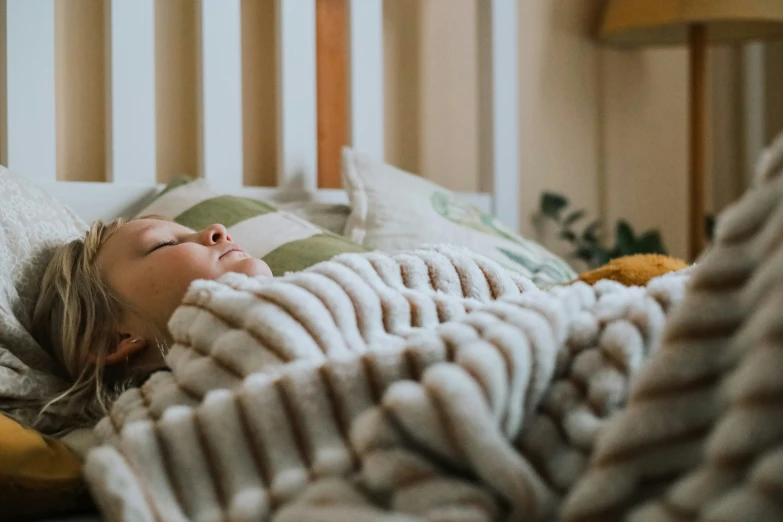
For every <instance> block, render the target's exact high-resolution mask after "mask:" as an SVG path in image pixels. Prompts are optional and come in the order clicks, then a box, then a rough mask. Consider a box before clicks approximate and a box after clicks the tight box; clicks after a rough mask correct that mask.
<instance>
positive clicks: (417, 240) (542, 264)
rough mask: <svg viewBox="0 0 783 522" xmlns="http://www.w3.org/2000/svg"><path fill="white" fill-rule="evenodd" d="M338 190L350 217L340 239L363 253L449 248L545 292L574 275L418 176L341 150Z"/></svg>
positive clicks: (561, 262)
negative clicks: (465, 251)
mask: <svg viewBox="0 0 783 522" xmlns="http://www.w3.org/2000/svg"><path fill="white" fill-rule="evenodd" d="M342 158H343V165H342V169H343V172H342V174H343V186H344V187H345V189H346V190H347V191H348V198H349V199H350V202H351V214H350V215H349V216H348V221H347V223H346V227H345V232H344V234H345V236H347V237H348V238H350V239H351V240H352V241H354V242H356V243H359V244H361V245H363V246H365V247H368V248H372V249H377V250H381V251H383V252H394V251H399V250H407V249H412V248H417V247H419V246H421V245H422V244H430V243H449V244H452V245H457V246H461V247H465V248H468V249H470V250H473V251H475V252H477V253H479V254H482V255H485V256H487V257H489V258H491V259H493V260H495V261H497V262H498V263H500V264H501V265H503V266H505V267H506V268H509V269H512V270H516V271H518V272H520V273H521V274H522V275H525V276H527V277H530V278H531V279H532V280H533V281H534V282H535V283H536V284H537V285H539V286H541V287H548V286H552V285H554V284H560V283H567V282H569V281H572V280H574V279H575V278H576V273H575V272H574V270H573V269H572V268H571V266H569V265H568V263H566V261H565V260H563V259H562V258H560V257H558V256H557V255H555V254H553V253H552V252H550V251H548V250H547V249H546V248H544V247H543V246H542V245H540V244H539V243H537V242H535V241H532V240H530V239H527V238H524V237H522V236H520V235H518V234H516V233H515V232H514V231H513V230H511V229H510V228H508V227H506V226H504V225H503V224H502V223H500V222H499V221H498V220H497V219H495V218H493V217H492V216H490V215H488V214H486V213H484V212H482V211H481V210H479V209H478V208H476V207H475V206H473V205H470V204H468V203H466V202H464V201H462V200H461V199H459V197H457V196H456V195H455V194H454V193H453V192H451V191H450V190H448V189H445V188H444V187H441V186H440V185H437V184H435V183H432V182H430V181H428V180H426V179H424V178H422V177H420V176H415V175H413V174H410V173H408V172H404V171H402V170H400V169H397V168H395V167H392V166H391V165H387V164H384V163H381V162H379V161H375V160H373V159H371V158H369V157H366V156H363V155H361V154H358V153H356V152H354V151H353V150H351V149H350V148H345V149H343V157H342Z"/></svg>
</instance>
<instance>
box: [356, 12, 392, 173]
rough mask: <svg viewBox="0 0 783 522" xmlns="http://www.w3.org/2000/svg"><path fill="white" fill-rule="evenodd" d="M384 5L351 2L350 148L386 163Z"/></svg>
mask: <svg viewBox="0 0 783 522" xmlns="http://www.w3.org/2000/svg"><path fill="white" fill-rule="evenodd" d="M383 54H384V53H383V2H382V0H350V62H351V65H350V78H351V82H350V87H351V90H350V106H351V110H350V112H351V117H350V123H351V125H350V129H351V146H352V147H353V148H354V149H356V150H357V151H359V152H361V153H363V154H367V155H368V156H370V157H373V158H375V159H377V160H378V161H383V159H384V149H385V142H384V132H383V130H384V89H383Z"/></svg>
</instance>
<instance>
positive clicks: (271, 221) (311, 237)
mask: <svg viewBox="0 0 783 522" xmlns="http://www.w3.org/2000/svg"><path fill="white" fill-rule="evenodd" d="M145 215H158V216H162V217H165V218H168V219H171V220H173V221H175V222H177V223H179V224H180V225H184V226H186V227H189V228H192V229H194V230H201V229H203V228H206V227H208V226H209V225H212V224H214V223H221V224H222V225H224V226H225V227H226V228H227V229H228V233H229V234H230V235H231V237H232V239H233V240H234V241H236V242H237V243H238V244H239V245H241V246H242V248H244V249H245V250H246V251H247V253H248V254H250V255H253V256H256V257H259V258H261V259H263V260H264V261H265V262H266V263H267V264H268V265H269V268H271V269H272V273H273V274H274V275H276V276H277V275H283V274H285V273H286V272H297V271H299V270H304V269H305V268H307V267H309V266H312V265H314V264H316V263H319V262H321V261H326V260H328V259H331V258H332V257H334V256H336V255H338V254H343V253H347V252H368V251H369V249H368V248H367V247H363V246H361V245H358V244H356V243H354V242H352V241H351V240H349V239H348V238H345V237H342V236H339V235H336V234H333V233H331V232H328V231H326V230H324V229H322V228H321V227H319V226H317V225H315V224H313V223H310V222H308V221H305V220H304V219H302V218H300V217H298V216H296V215H294V214H292V213H290V212H286V211H283V210H280V209H278V208H276V207H275V206H273V205H271V204H270V203H267V202H265V201H261V200H258V199H252V198H246V197H241V196H234V195H229V194H221V193H219V192H217V191H216V190H215V189H213V188H212V187H211V186H210V185H209V183H207V181H205V180H203V179H198V180H195V181H190V180H189V179H178V180H176V181H173V182H172V183H170V184H169V185H168V186H167V187H166V189H165V190H163V192H161V193H160V195H159V196H158V197H157V198H156V199H155V200H154V201H153V202H152V203H150V204H149V205H148V206H147V207H146V208H145V209H144V210H142V211H141V212H139V214H138V216H145Z"/></svg>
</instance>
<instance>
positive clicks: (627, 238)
mask: <svg viewBox="0 0 783 522" xmlns="http://www.w3.org/2000/svg"><path fill="white" fill-rule="evenodd" d="M635 247H636V238H635V237H634V233H633V228H631V225H630V224H628V222H627V221H623V220H621V221H618V222H617V228H616V230H615V251H616V257H621V256H628V255H631V254H634V253H635V252H634V251H635V250H636V248H635Z"/></svg>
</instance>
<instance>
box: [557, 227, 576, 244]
mask: <svg viewBox="0 0 783 522" xmlns="http://www.w3.org/2000/svg"><path fill="white" fill-rule="evenodd" d="M560 239H565V240H566V241H568V242H569V243H573V242H575V241H576V234H574V232H573V230H562V231H561V232H560Z"/></svg>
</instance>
